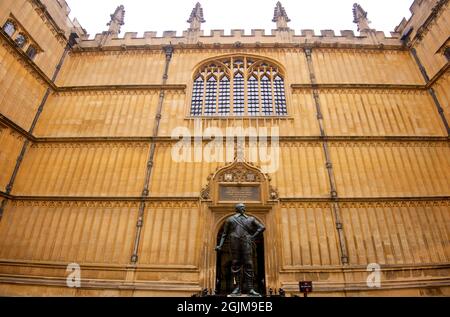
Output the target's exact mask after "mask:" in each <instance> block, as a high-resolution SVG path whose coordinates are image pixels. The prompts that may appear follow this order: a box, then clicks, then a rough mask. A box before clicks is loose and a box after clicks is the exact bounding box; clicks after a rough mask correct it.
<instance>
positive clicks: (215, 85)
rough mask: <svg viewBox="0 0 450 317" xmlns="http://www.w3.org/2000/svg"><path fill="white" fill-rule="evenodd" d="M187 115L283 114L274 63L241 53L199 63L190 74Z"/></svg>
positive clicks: (280, 82)
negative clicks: (190, 94)
mask: <svg viewBox="0 0 450 317" xmlns="http://www.w3.org/2000/svg"><path fill="white" fill-rule="evenodd" d="M190 114H191V116H219V117H220V116H221V117H226V116H253V117H257V116H286V115H287V114H288V113H287V107H286V94H285V86H284V76H283V74H282V73H281V72H280V69H279V67H278V66H276V65H274V64H272V63H270V62H267V61H264V60H260V59H257V58H249V57H245V56H242V57H241V56H237V57H228V58H223V59H218V60H216V61H212V62H209V63H207V64H204V65H202V66H201V67H200V68H199V69H198V70H197V72H196V73H195V77H194V84H193V89H192V100H191V111H190Z"/></svg>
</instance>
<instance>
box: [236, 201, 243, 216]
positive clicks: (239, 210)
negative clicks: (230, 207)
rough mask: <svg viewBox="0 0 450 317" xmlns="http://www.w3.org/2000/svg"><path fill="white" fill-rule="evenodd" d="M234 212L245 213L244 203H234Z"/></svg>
mask: <svg viewBox="0 0 450 317" xmlns="http://www.w3.org/2000/svg"><path fill="white" fill-rule="evenodd" d="M236 212H238V213H240V214H243V213H245V205H244V204H243V203H239V204H237V205H236Z"/></svg>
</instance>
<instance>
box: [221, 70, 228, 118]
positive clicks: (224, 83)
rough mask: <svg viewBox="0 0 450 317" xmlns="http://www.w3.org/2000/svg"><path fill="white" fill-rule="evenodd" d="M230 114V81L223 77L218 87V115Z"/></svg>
mask: <svg viewBox="0 0 450 317" xmlns="http://www.w3.org/2000/svg"><path fill="white" fill-rule="evenodd" d="M229 113H230V80H229V79H228V77H226V76H224V77H222V79H221V80H220V85H219V115H222V116H223V115H227V114H229Z"/></svg>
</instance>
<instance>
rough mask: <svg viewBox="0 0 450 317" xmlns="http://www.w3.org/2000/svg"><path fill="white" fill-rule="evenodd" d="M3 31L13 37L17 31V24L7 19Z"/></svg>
mask: <svg viewBox="0 0 450 317" xmlns="http://www.w3.org/2000/svg"><path fill="white" fill-rule="evenodd" d="M3 31H4V32H5V33H6V34H8V35H9V36H10V37H12V36H13V35H14V33H15V32H16V26H15V25H14V23H13V22H12V21H6V23H5V25H4V26H3Z"/></svg>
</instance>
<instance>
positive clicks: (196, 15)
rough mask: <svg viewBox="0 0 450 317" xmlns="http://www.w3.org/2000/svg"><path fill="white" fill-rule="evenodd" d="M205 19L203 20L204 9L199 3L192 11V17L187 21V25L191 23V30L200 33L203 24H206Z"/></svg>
mask: <svg viewBox="0 0 450 317" xmlns="http://www.w3.org/2000/svg"><path fill="white" fill-rule="evenodd" d="M205 22H206V21H205V19H204V18H203V8H202V5H201V4H200V2H197V4H196V5H195V7H194V9H192V13H191V16H190V17H189V20H187V23H190V24H191V26H190V28H189V30H192V31H198V30H200V28H201V26H202V23H205Z"/></svg>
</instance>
